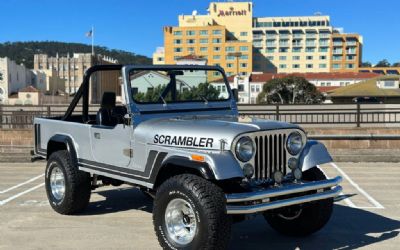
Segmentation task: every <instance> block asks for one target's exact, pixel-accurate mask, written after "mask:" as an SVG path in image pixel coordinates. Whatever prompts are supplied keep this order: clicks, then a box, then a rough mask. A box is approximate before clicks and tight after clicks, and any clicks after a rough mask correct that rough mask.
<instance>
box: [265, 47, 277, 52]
mask: <svg viewBox="0 0 400 250" xmlns="http://www.w3.org/2000/svg"><path fill="white" fill-rule="evenodd" d="M266 52H267V53H275V48H267V49H266Z"/></svg>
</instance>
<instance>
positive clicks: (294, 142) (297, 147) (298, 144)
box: [286, 132, 303, 155]
mask: <svg viewBox="0 0 400 250" xmlns="http://www.w3.org/2000/svg"><path fill="white" fill-rule="evenodd" d="M286 148H287V150H288V151H289V153H290V154H291V155H297V154H298V153H300V151H301V149H302V148H303V139H302V137H301V134H300V133H299V132H292V133H291V134H290V135H289V136H288V138H287V141H286Z"/></svg>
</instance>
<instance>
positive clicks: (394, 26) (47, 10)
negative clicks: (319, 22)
mask: <svg viewBox="0 0 400 250" xmlns="http://www.w3.org/2000/svg"><path fill="white" fill-rule="evenodd" d="M209 2H210V1H205V0H142V1H137V0H114V1H110V0H106V1H105V0H65V1H60V0H59V1H57V0H3V1H1V3H0V42H5V41H32V40H35V41H43V40H52V41H65V42H80V43H90V39H88V38H86V37H85V35H84V34H85V32H87V31H89V30H90V28H91V25H92V24H93V25H94V26H95V44H96V45H101V46H106V47H109V48H113V49H123V50H127V51H131V52H135V53H138V54H143V55H147V56H151V55H152V53H153V51H154V49H155V48H156V47H157V46H162V45H163V36H162V27H163V26H165V25H177V22H178V21H177V19H178V18H177V16H178V15H179V14H190V13H192V11H193V10H198V12H199V13H200V14H204V13H206V8H207V6H208V4H209ZM253 3H254V5H255V6H254V15H255V16H295V15H296V16H297V15H313V14H314V13H315V12H321V13H322V14H324V15H330V16H331V23H332V25H333V26H334V27H343V28H344V31H345V32H348V33H350V32H357V33H359V34H361V35H362V36H363V37H364V51H363V61H370V62H372V63H376V62H377V61H379V60H380V59H383V58H386V59H388V60H389V62H391V63H393V62H398V61H400V16H399V13H400V12H399V10H400V1H398V0H380V1H376V0H374V1H372V0H254V1H253Z"/></svg>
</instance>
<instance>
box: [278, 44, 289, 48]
mask: <svg viewBox="0 0 400 250" xmlns="http://www.w3.org/2000/svg"><path fill="white" fill-rule="evenodd" d="M279 47H283V48H287V47H289V43H279Z"/></svg>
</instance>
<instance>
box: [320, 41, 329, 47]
mask: <svg viewBox="0 0 400 250" xmlns="http://www.w3.org/2000/svg"><path fill="white" fill-rule="evenodd" d="M319 46H320V47H329V42H320V43H319Z"/></svg>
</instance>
